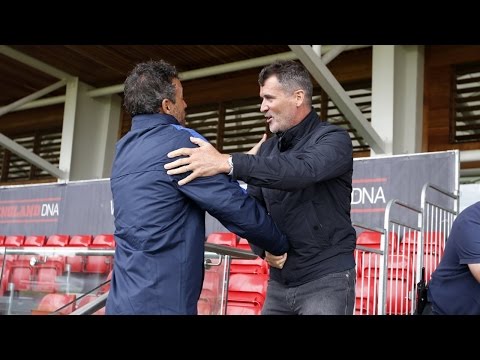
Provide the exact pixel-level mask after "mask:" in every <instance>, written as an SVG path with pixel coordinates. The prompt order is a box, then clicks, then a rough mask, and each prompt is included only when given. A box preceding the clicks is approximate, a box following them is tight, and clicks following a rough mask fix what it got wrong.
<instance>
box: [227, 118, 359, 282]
mask: <svg viewBox="0 0 480 360" xmlns="http://www.w3.org/2000/svg"><path fill="white" fill-rule="evenodd" d="M280 135H281V136H274V137H271V138H270V139H268V140H267V141H266V142H265V143H264V144H263V145H262V147H261V148H260V150H259V152H258V155H259V156H255V157H254V156H249V155H246V154H240V153H235V154H232V156H233V158H232V160H233V165H234V168H233V169H234V170H233V177H234V178H236V179H240V180H243V181H245V182H246V183H247V184H248V187H247V190H248V192H249V194H251V195H253V196H254V197H255V198H257V199H258V200H259V201H262V202H263V203H264V204H266V207H267V209H268V211H269V212H270V214H271V215H272V217H273V219H274V220H275V223H276V224H277V225H278V226H279V228H280V230H281V231H282V232H283V233H284V234H286V235H287V237H288V240H289V242H290V250H289V251H288V257H287V261H286V262H285V265H284V267H283V269H282V270H279V269H275V268H271V269H270V276H271V278H272V279H274V280H276V281H279V282H281V283H283V284H285V285H287V286H297V285H301V284H304V283H307V282H309V281H312V280H316V279H318V278H319V277H322V276H324V275H327V274H331V273H336V272H340V271H344V270H348V269H351V268H353V267H354V266H355V260H354V256H353V251H354V249H355V243H356V234H355V229H354V228H353V226H352V223H351V219H350V201H351V192H352V173H353V158H352V141H351V140H350V136H349V135H348V132H347V131H345V130H344V129H342V128H340V127H338V126H335V125H332V124H329V123H328V122H322V121H320V119H319V118H318V115H317V113H316V112H315V110H312V111H311V112H310V114H309V115H307V117H306V118H305V119H304V120H303V121H302V122H301V123H299V124H298V125H296V126H294V127H293V128H291V129H289V130H287V131H286V132H285V133H283V134H280ZM253 248H254V247H253ZM254 251H255V252H257V253H258V254H261V253H262V251H261V250H259V249H255V248H254Z"/></svg>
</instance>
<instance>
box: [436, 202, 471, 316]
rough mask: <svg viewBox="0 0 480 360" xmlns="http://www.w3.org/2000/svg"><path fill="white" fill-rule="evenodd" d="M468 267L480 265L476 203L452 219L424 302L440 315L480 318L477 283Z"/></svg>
mask: <svg viewBox="0 0 480 360" xmlns="http://www.w3.org/2000/svg"><path fill="white" fill-rule="evenodd" d="M468 264H480V201H479V202H477V203H475V204H473V205H470V206H469V207H467V208H466V209H465V210H463V211H462V212H461V213H460V214H459V215H458V217H457V218H456V219H455V221H454V222H453V225H452V231H451V232H450V236H449V237H448V240H447V242H446V244H445V252H444V253H443V257H442V260H441V261H440V264H438V267H437V268H436V269H435V271H434V272H433V273H432V278H431V279H430V282H429V284H428V299H429V300H430V302H431V303H432V309H433V311H434V312H435V313H436V314H440V315H480V283H479V282H478V281H477V280H476V279H475V277H474V276H473V274H472V273H471V271H470V268H469V267H468Z"/></svg>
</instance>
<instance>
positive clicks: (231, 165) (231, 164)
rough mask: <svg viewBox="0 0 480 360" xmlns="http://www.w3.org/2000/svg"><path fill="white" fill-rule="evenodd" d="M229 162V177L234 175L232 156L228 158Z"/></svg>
mask: <svg viewBox="0 0 480 360" xmlns="http://www.w3.org/2000/svg"><path fill="white" fill-rule="evenodd" d="M227 162H228V166H229V168H230V170H229V171H228V174H227V175H232V174H233V161H232V155H229V156H228V159H227Z"/></svg>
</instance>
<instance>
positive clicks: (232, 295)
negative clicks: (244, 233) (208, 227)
mask: <svg viewBox="0 0 480 360" xmlns="http://www.w3.org/2000/svg"><path fill="white" fill-rule="evenodd" d="M207 242H208V243H212V244H216V245H224V246H230V247H233V248H237V249H241V250H246V251H252V250H251V248H250V245H249V243H248V241H247V240H246V239H244V238H239V237H238V236H237V235H235V234H234V233H228V232H216V233H211V234H209V236H208V237H207ZM268 273H269V266H268V264H267V262H266V261H265V260H263V259H262V258H260V257H257V258H256V259H253V260H247V259H232V260H231V262H230V277H229V281H228V298H227V299H228V301H227V315H260V313H261V310H262V307H263V304H264V302H265V296H266V292H267V283H268ZM220 283H221V279H219V276H218V274H216V273H215V272H211V271H206V272H205V279H204V283H203V290H202V294H201V300H200V301H199V306H198V312H199V314H209V313H211V312H209V310H211V309H212V306H209V305H208V301H209V299H211V300H212V301H213V299H216V298H218V290H217V289H219V288H218V284H220ZM215 291H217V292H215Z"/></svg>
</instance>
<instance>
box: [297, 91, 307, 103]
mask: <svg viewBox="0 0 480 360" xmlns="http://www.w3.org/2000/svg"><path fill="white" fill-rule="evenodd" d="M304 100H305V91H303V90H297V91H295V102H296V104H297V106H300V105H302V104H303V102H304Z"/></svg>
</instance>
